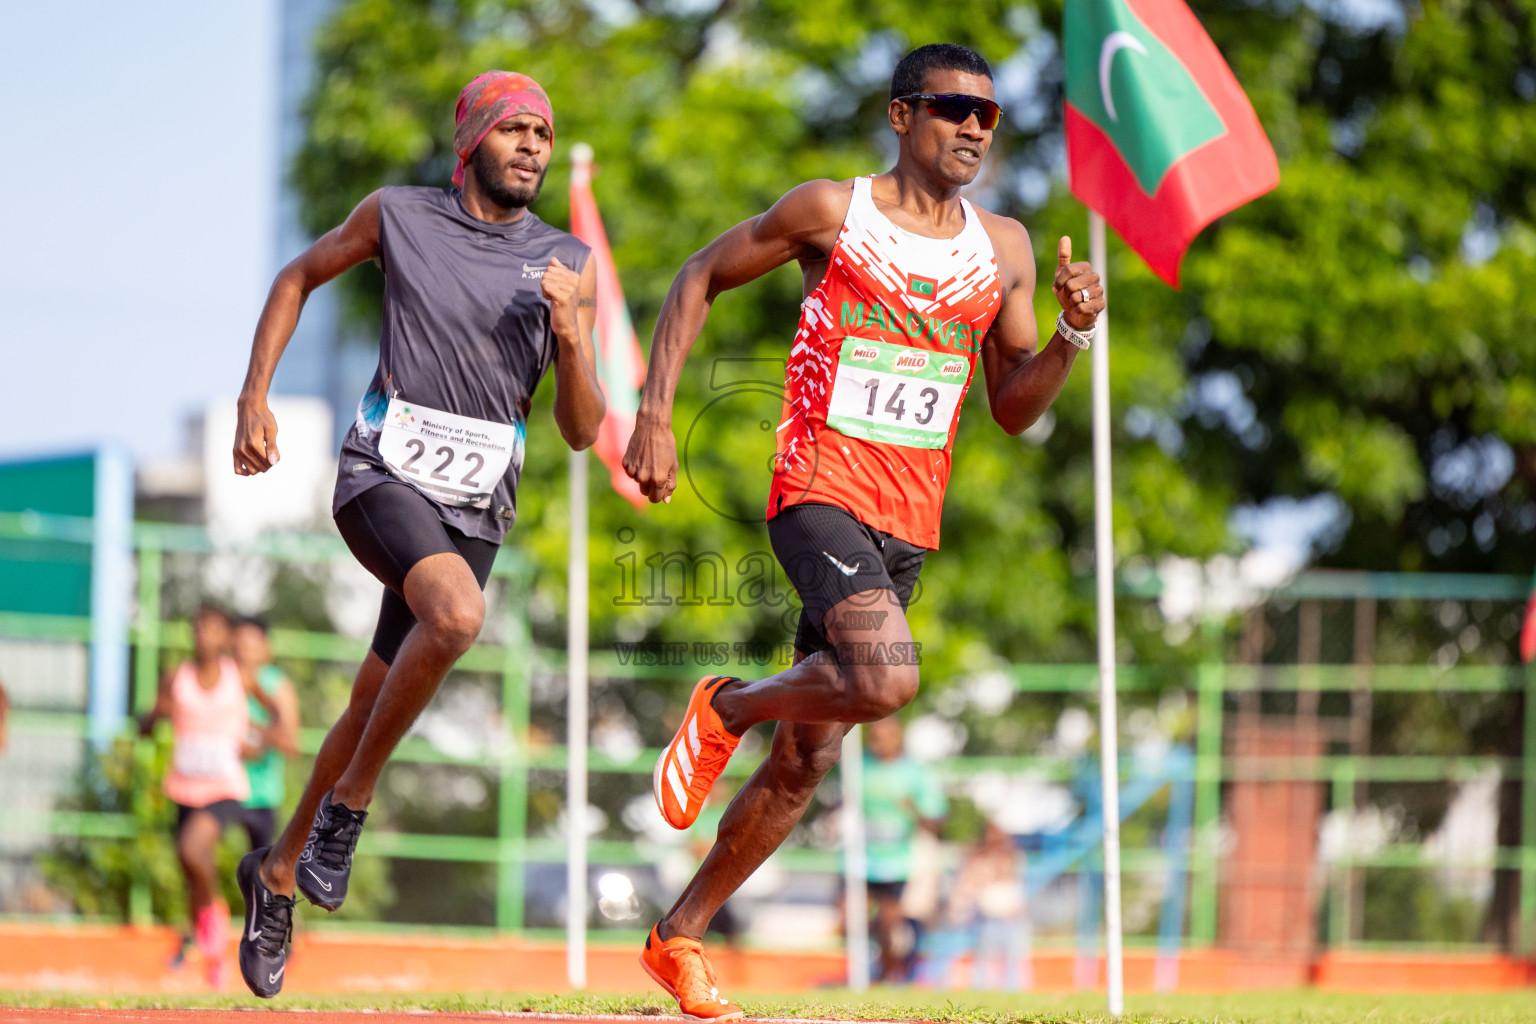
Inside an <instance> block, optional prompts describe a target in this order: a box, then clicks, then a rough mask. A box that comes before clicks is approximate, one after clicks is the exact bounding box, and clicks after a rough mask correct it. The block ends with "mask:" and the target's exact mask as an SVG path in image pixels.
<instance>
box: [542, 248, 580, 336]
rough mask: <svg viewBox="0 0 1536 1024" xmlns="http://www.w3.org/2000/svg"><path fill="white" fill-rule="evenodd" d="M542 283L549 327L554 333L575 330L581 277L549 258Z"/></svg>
mask: <svg viewBox="0 0 1536 1024" xmlns="http://www.w3.org/2000/svg"><path fill="white" fill-rule="evenodd" d="M543 283H544V297H545V298H546V299H548V300H549V323H550V325H551V326H552V327H553V328H554V329H555V330H556V331H559V330H560V329H561V328H562V327H569V328H570V329H571V330H573V331H574V330H576V329H577V326H576V304H577V303H576V293H577V291H579V290H580V288H581V275H580V274H578V273H576V271H574V270H572V269H571V268H570V267H567V266H566V265H565V264H564V263H561V262H560V261H559V260H557V259H555V258H554V257H553V256H551V257H550V258H549V267H548V268H547V269H546V270H545V271H544V282H543Z"/></svg>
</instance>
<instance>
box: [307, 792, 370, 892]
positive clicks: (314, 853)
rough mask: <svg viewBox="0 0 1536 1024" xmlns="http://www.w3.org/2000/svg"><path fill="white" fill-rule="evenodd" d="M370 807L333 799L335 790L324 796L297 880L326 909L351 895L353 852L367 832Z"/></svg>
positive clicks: (311, 830) (310, 832) (316, 814)
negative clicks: (355, 807) (349, 881)
mask: <svg viewBox="0 0 1536 1024" xmlns="http://www.w3.org/2000/svg"><path fill="white" fill-rule="evenodd" d="M367 820H368V812H367V811H354V810H352V809H351V808H350V807H343V806H342V805H341V804H333V803H331V794H329V793H327V794H325V796H323V797H321V798H320V809H319V810H318V811H316V812H315V823H314V824H313V825H311V826H310V827H309V841H308V842H307V843H305V844H304V852H303V853H301V854H299V863H298V866H297V868H296V869H295V871H294V882H295V884H297V885H298V887H299V892H301V893H303V894H304V896H305V898H306V899H308V900H309V902H311V903H313V904H314V905H315V906H317V907H319V908H320V909H322V910H337V909H339V908H340V907H341V903H342V901H343V900H345V899H346V898H347V876H348V875H350V874H351V873H352V854H353V853H354V852H356V850H357V837H358V836H360V835H361V834H362V832H363V822H365V821H367Z"/></svg>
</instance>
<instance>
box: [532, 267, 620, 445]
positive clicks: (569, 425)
mask: <svg viewBox="0 0 1536 1024" xmlns="http://www.w3.org/2000/svg"><path fill="white" fill-rule="evenodd" d="M544 297H545V298H546V299H548V300H549V323H550V327H551V329H553V331H554V332H555V341H556V342H558V343H559V348H558V349H556V351H555V423H556V425H557V426H559V428H560V436H561V437H563V438H565V443H566V444H568V445H570V446H571V447H572V448H573V449H575V450H576V451H581V450H582V449H583V448H590V447H592V444H593V443H594V442H595V441H596V440H597V430H598V428H599V427H600V426H602V423H603V413H604V412H605V411H606V409H607V403H606V402H604V401H603V389H602V387H601V386H599V385H598V383H597V371H596V369H595V367H596V366H597V355H596V349H594V348H593V345H592V328H593V326H594V325H595V324H596V323H597V261H596V260H591V259H589V260H587V265H586V267H584V268H583V269H582V272H581V275H580V277H578V276H577V274H576V272H575V271H574V270H571V269H569V268H568V267H566V266H565V265H564V264H563V263H561V262H560V261H559V260H557V259H555V258H554V257H550V260H549V269H548V270H546V271H544Z"/></svg>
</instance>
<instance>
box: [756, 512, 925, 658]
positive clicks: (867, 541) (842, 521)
mask: <svg viewBox="0 0 1536 1024" xmlns="http://www.w3.org/2000/svg"><path fill="white" fill-rule="evenodd" d="M768 542H769V543H770V544H772V545H773V553H774V556H775V557H777V558H778V560H779V564H780V565H782V566H783V567H784V571H785V573H787V574H788V576H789V582H790V583H791V584H792V585H793V586H794V588H795V591H796V592H797V593H798V594H799V595H800V603H801V605H802V606H803V607H802V610H801V612H800V626H799V628H798V629H797V630H795V649H796V650H798V651H799V652H800V653H801V654H806V655H810V654H815V653H816V652H817V651H830V650H831V649H832V644H831V642H830V641H829V640H828V639H827V633H826V618H827V612H829V611H831V610H832V608H833V607H834V606H835V605H836V604H838V602H840V601H844V600H846V599H847V598H850V597H852V596H853V595H854V594H858V593H862V592H863V591H866V590H892V591H895V592H896V597H897V599H898V600H899V601H900V602H901V607H902V610H903V611H905V610H906V607H907V603H908V602H909V601H911V600H912V589H913V587H915V586H916V585H917V574H918V573H919V572H921V571H922V569H923V556H925V555H927V554H928V549H927V548H920V547H918V546H917V545H915V544H908V543H907V542H906V541H904V540H902V539H900V538H899V537H893V536H891V535H890V534H888V533H881V532H880V531H879V530H876V529H875V528H873V527H871V526H866V525H864V524H863V523H861V522H860V521H859V520H858V519H855V518H854V516H853V514H852V513H851V512H848V511H847V510H846V509H841V508H838V507H837V506H836V505H823V504H821V503H819V502H806V503H804V504H801V505H791V506H790V507H789V508H786V509H784V510H783V511H782V512H780V513H779V514H778V515H776V516H774V517H773V518H772V519H770V520H768Z"/></svg>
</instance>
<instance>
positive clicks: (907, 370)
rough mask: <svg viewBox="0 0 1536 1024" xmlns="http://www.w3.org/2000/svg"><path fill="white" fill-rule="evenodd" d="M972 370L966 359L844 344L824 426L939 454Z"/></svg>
mask: <svg viewBox="0 0 1536 1024" xmlns="http://www.w3.org/2000/svg"><path fill="white" fill-rule="evenodd" d="M940 360H943V361H942V362H940ZM970 369H971V364H970V362H969V361H968V360H965V359H950V358H945V357H944V356H943V355H942V354H937V353H932V352H926V351H924V350H922V349H914V348H909V347H908V346H906V345H889V344H886V343H885V342H883V341H869V340H867V339H864V338H844V339H843V347H842V349H841V351H840V352H839V353H838V364H837V376H836V377H834V378H833V380H832V398H831V400H830V401H829V402H828V405H827V425H828V426H829V427H831V428H832V429H833V430H836V431H838V432H839V433H842V434H846V435H847V436H849V437H860V438H864V439H865V440H867V441H881V442H884V443H886V444H899V445H905V446H907V447H909V448H943V447H944V446H945V445H946V444H948V443H949V428H950V426H951V424H953V423H954V421H955V413H956V411H957V409H958V408H959V405H960V399H961V398H962V397H963V396H964V394H965V384H966V381H967V380H968V379H969V377H970Z"/></svg>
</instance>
